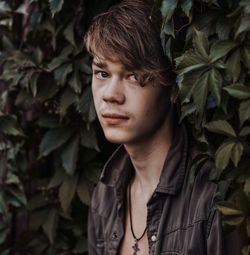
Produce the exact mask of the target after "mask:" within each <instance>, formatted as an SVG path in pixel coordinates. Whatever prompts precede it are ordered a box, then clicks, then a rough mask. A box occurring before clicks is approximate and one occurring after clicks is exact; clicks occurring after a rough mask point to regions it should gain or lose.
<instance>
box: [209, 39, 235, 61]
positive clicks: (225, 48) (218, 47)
mask: <svg viewBox="0 0 250 255" xmlns="http://www.w3.org/2000/svg"><path fill="white" fill-rule="evenodd" d="M236 46H237V44H236V43H235V42H234V41H229V40H226V41H218V42H216V43H215V44H214V45H213V46H212V47H211V50H210V56H209V58H210V59H211V62H215V61H217V60H218V59H220V58H222V57H224V56H226V55H227V53H228V52H229V51H230V50H232V49H233V48H235V47H236Z"/></svg>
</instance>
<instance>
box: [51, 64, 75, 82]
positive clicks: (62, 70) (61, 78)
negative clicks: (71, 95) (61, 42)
mask: <svg viewBox="0 0 250 255" xmlns="http://www.w3.org/2000/svg"><path fill="white" fill-rule="evenodd" d="M72 71H73V65H72V64H70V63H67V64H63V65H61V66H60V67H58V68H57V69H56V70H55V71H54V77H55V80H56V81H57V83H58V85H65V83H66V79H67V76H68V74H70V73H71V72H72Z"/></svg>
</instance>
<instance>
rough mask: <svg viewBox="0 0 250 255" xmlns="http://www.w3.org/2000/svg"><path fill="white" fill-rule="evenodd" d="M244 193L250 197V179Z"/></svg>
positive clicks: (247, 180)
mask: <svg viewBox="0 0 250 255" xmlns="http://www.w3.org/2000/svg"><path fill="white" fill-rule="evenodd" d="M244 192H245V193H246V195H247V196H248V197H249V196H250V178H247V179H246V180H245V184H244Z"/></svg>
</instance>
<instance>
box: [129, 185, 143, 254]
mask: <svg viewBox="0 0 250 255" xmlns="http://www.w3.org/2000/svg"><path fill="white" fill-rule="evenodd" d="M128 188H129V190H128V207H129V219H130V229H131V232H132V235H133V237H134V240H135V244H134V245H133V246H132V249H133V250H134V253H133V255H137V252H139V251H140V249H139V245H138V242H139V241H140V240H141V239H142V238H143V236H144V235H145V233H146V231H147V226H146V227H145V229H144V231H143V233H142V235H141V236H140V237H136V235H135V232H134V229H133V221H132V203H131V184H129V187H128Z"/></svg>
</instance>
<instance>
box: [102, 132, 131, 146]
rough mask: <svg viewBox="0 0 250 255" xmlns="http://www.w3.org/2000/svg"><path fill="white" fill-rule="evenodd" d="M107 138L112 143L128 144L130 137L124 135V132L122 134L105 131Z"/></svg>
mask: <svg viewBox="0 0 250 255" xmlns="http://www.w3.org/2000/svg"><path fill="white" fill-rule="evenodd" d="M104 135H105V138H106V139H107V140H108V141H109V142H110V143H116V144H126V143H127V141H128V139H126V137H125V136H124V134H120V133H119V132H106V133H104Z"/></svg>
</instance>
